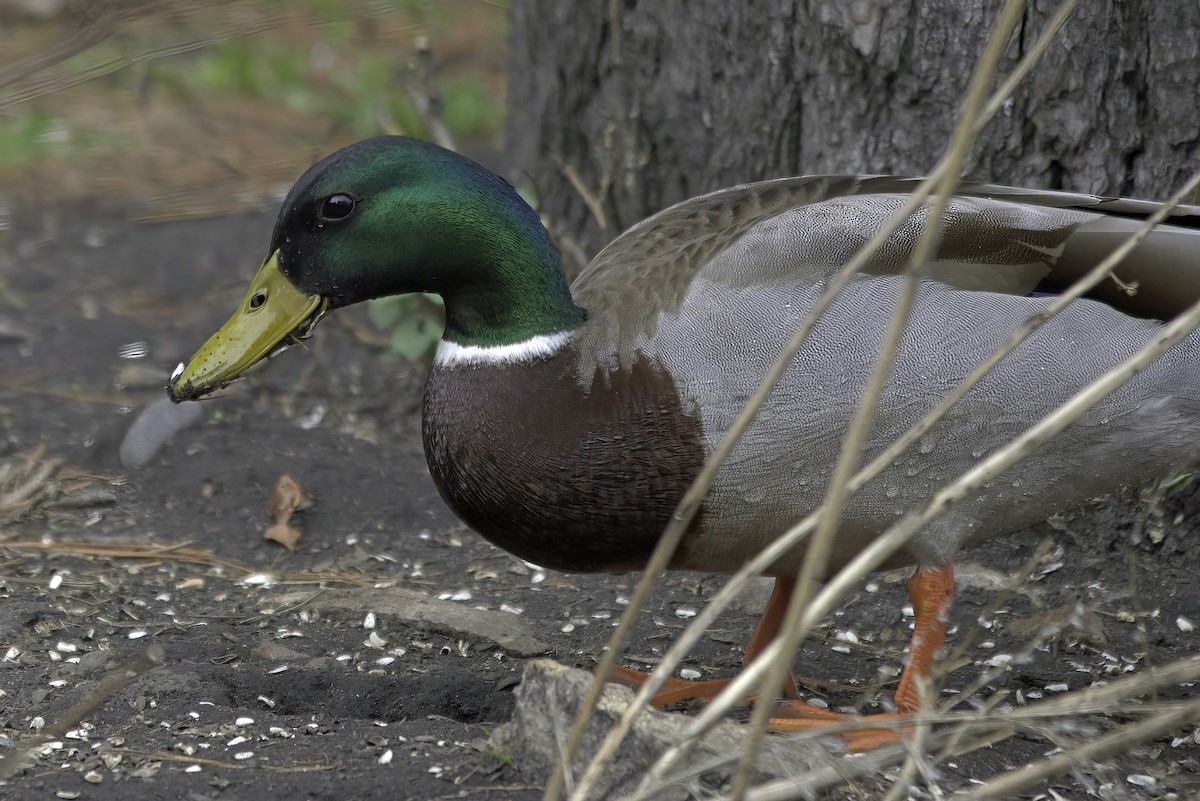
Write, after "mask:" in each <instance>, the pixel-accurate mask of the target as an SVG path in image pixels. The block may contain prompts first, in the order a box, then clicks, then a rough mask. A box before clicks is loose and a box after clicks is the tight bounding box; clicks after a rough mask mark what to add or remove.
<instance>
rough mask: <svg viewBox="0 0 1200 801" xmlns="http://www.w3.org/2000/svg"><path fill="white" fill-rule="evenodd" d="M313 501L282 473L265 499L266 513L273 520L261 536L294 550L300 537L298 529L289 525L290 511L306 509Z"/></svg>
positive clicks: (298, 485) (292, 480) (295, 482)
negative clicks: (272, 523)
mask: <svg viewBox="0 0 1200 801" xmlns="http://www.w3.org/2000/svg"><path fill="white" fill-rule="evenodd" d="M313 503H314V501H313V497H312V496H311V495H309V494H308V493H307V492H305V491H304V488H303V487H301V486H300V483H299V482H298V481H296V479H294V478H292V477H291V476H289V475H288V474H287V473H283V474H282V475H280V476H279V478H278V479H276V481H275V487H274V488H273V489H272V490H271V497H270V498H268V499H267V514H269V515H270V516H271V519H273V520H274V521H275V524H274V525H273V526H271V527H270V528H268V529H267V530H266V531H265V532H264V533H263V537H265V538H266V539H269V540H274V541H275V542H278V543H279V544H280V545H282V546H283V547H285V548H287V549H288V550H289V551H294V550H296V541H297V540H299V539H300V529H298V528H295V527H294V526H289V525H288V521H289V520H291V517H292V513H294V512H298V511H300V510H301V509H307V508H309V507H310V506H312V505H313Z"/></svg>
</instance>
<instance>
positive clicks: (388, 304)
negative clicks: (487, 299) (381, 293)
mask: <svg viewBox="0 0 1200 801" xmlns="http://www.w3.org/2000/svg"><path fill="white" fill-rule="evenodd" d="M367 312H368V316H369V317H370V318H371V322H373V323H375V325H377V326H379V328H381V329H383V330H385V331H389V332H390V338H389V340H388V346H387V349H386V350H385V351H384V355H383V358H384V360H385V361H395V360H396V359H397V358H400V357H403V358H405V359H408V360H409V361H424V360H428V359H429V358H430V357H431V356H433V351H434V348H435V347H436V346H437V343H438V340H439V339H441V337H442V330H443V329H444V328H445V327H446V314H445V309H444V307H443V306H442V299H441V298H440V297H438V296H437V295H394V296H392V297H389V298H378V299H377V300H373V301H371V302H370V304H368V306H367Z"/></svg>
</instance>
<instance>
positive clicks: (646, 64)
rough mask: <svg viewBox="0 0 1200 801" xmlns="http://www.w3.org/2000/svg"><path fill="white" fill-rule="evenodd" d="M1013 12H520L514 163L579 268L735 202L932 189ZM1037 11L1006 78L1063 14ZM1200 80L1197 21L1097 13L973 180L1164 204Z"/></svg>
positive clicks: (696, 1)
mask: <svg viewBox="0 0 1200 801" xmlns="http://www.w3.org/2000/svg"><path fill="white" fill-rule="evenodd" d="M1000 6H1001V0H955V2H945V0H940V1H939V0H847V2H830V1H829V0H753V1H752V2H750V1H749V0H747V2H729V0H656V1H655V2H637V1H636V0H625V1H624V2H621V0H610V2H608V3H600V2H596V1H595V0H591V1H590V2H587V1H584V2H563V0H513V3H512V9H511V16H510V26H511V31H510V41H509V50H510V55H509V59H510V62H509V122H508V133H509V137H508V138H509V146H510V148H511V155H512V158H513V163H514V164H515V165H516V168H517V170H518V172H519V173H521V174H522V175H523V176H524V177H527V178H528V179H529V180H530V181H531V182H532V183H533V187H534V189H535V191H536V193H537V196H538V200H539V203H540V206H541V209H542V211H543V213H544V214H545V216H546V218H547V220H548V222H549V223H550V225H551V228H552V230H553V231H554V232H555V234H556V235H557V236H558V238H559V241H560V243H562V244H563V245H564V255H565V257H566V260H567V262H568V264H569V266H570V267H573V268H575V269H578V267H579V266H581V265H582V263H584V262H586V260H587V258H589V257H590V256H591V255H593V254H594V253H595V252H596V251H597V250H598V249H599V248H600V247H601V246H603V245H604V244H605V243H606V242H608V241H609V240H610V239H612V238H613V237H614V236H615V235H616V234H618V233H620V232H621V231H622V230H624V229H625V228H627V227H629V226H630V225H632V224H633V223H636V222H637V221H639V220H641V219H643V218H645V217H646V216H648V215H650V214H652V213H653V212H655V211H658V210H659V209H662V208H664V207H665V206H668V205H670V204H671V203H674V202H676V201H679V200H682V199H683V198H686V197H689V196H693V195H697V194H700V193H702V192H706V191H710V190H713V189H717V188H720V187H723V186H729V185H732V184H737V183H745V182H748V181H756V180H760V179H764V178H774V177H780V176H786V175H799V174H804V173H810V174H812V173H846V172H848V173H895V174H912V175H920V174H924V173H925V172H927V171H928V170H929V169H930V168H931V167H932V166H933V164H934V162H935V161H936V159H937V158H938V157H939V156H940V154H941V152H942V150H943V148H944V147H945V145H946V141H947V138H948V135H949V132H950V130H951V128H952V126H953V124H954V120H955V116H956V113H957V110H958V104H959V101H960V98H961V96H962V94H963V90H964V88H965V87H966V84H967V81H968V80H969V76H970V73H971V69H972V67H973V66H974V63H975V60H976V58H977V57H978V55H979V54H980V52H981V51H982V49H983V44H984V41H985V40H986V37H987V34H988V31H989V29H990V26H991V24H992V23H993V22H994V20H995V19H996V17H997V15H998V13H999V9H1000ZM1030 6H1031V7H1030V8H1029V9H1027V10H1026V13H1025V18H1024V20H1023V22H1022V24H1021V25H1020V26H1019V27H1018V29H1017V32H1016V34H1015V36H1014V42H1013V43H1012V46H1011V47H1010V49H1009V53H1008V55H1007V57H1006V60H1005V61H1004V62H1003V64H1002V67H1001V71H1002V74H1006V73H1007V72H1008V71H1010V70H1011V68H1012V67H1013V65H1014V64H1015V63H1016V60H1017V59H1018V58H1019V57H1020V55H1021V53H1023V52H1024V51H1025V50H1026V49H1027V48H1028V47H1029V46H1031V45H1032V43H1033V42H1034V40H1035V39H1036V38H1037V36H1038V34H1039V33H1040V32H1041V30H1042V29H1043V27H1044V26H1045V23H1046V21H1047V20H1048V19H1049V17H1050V16H1051V15H1052V14H1053V13H1054V11H1055V10H1056V9H1057V3H1050V2H1033V3H1031V4H1030ZM751 8H752V10H751ZM1198 77H1200V4H1197V3H1196V2H1194V0H1082V2H1081V3H1080V6H1079V8H1077V9H1076V11H1075V13H1074V15H1073V17H1072V18H1071V19H1070V21H1069V22H1068V23H1067V25H1066V27H1065V28H1064V29H1063V30H1062V31H1061V32H1060V34H1059V36H1058V38H1057V40H1056V42H1055V43H1054V44H1053V45H1052V46H1051V48H1050V50H1049V52H1048V53H1047V54H1046V56H1045V57H1044V59H1043V60H1042V63H1041V64H1040V65H1039V66H1038V67H1037V69H1036V70H1035V72H1034V73H1033V74H1032V75H1031V76H1030V77H1029V79H1027V80H1026V81H1025V82H1024V83H1023V84H1022V86H1021V87H1020V89H1019V90H1018V91H1017V92H1016V94H1015V95H1014V96H1013V97H1012V98H1011V99H1010V101H1009V102H1008V103H1007V104H1006V105H1005V107H1004V110H1003V111H1002V112H1001V113H1000V114H999V115H998V116H997V118H996V119H995V120H994V121H993V122H992V123H991V124H990V125H989V126H988V128H987V129H986V130H985V131H984V133H983V134H982V135H981V136H980V138H979V141H978V142H977V144H976V146H975V150H974V152H973V155H972V157H971V158H970V159H969V160H968V162H967V166H966V170H965V175H966V177H968V178H972V179H977V180H986V181H994V182H1002V183H1011V184H1017V185H1022V186H1032V187H1043V188H1051V189H1059V188H1062V189H1074V190H1079V191H1087V192H1098V193H1107V194H1130V195H1140V196H1148V197H1158V196H1163V195H1165V194H1166V193H1168V192H1169V191H1170V190H1171V189H1172V187H1173V186H1175V185H1177V184H1178V183H1181V182H1182V181H1183V180H1184V179H1185V178H1186V176H1187V175H1188V174H1190V173H1191V171H1192V170H1194V169H1196V166H1197V165H1196V164H1195V163H1194V161H1193V159H1192V154H1193V153H1194V151H1195V150H1196V147H1197V143H1198V140H1200V80H1198Z"/></svg>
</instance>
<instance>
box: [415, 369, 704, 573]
mask: <svg viewBox="0 0 1200 801" xmlns="http://www.w3.org/2000/svg"><path fill="white" fill-rule="evenodd" d="M576 365H577V356H576V355H575V353H574V351H573V350H572V349H571V348H564V349H563V350H562V351H560V352H559V353H558V354H556V355H554V356H551V357H549V358H546V359H538V360H534V361H530V362H526V363H522V364H508V365H503V366H493V365H480V366H456V367H449V368H435V369H434V371H433V372H432V373H431V374H430V376H429V381H428V384H427V385H426V388H425V405H424V420H423V433H424V442H425V458H426V460H427V461H428V463H429V471H430V473H431V474H432V475H433V480H434V482H435V483H436V484H437V487H438V490H439V491H440V492H441V494H442V497H443V498H444V499H445V500H446V503H448V504H449V505H450V507H451V508H452V509H453V510H454V511H455V513H456V514H458V516H459V517H461V518H462V519H463V520H464V521H465V522H466V523H467V524H468V525H469V526H471V528H473V529H475V530H476V531H478V532H479V533H480V534H482V535H483V536H484V537H486V538H487V539H489V540H490V541H491V542H493V543H495V544H496V545H498V546H499V547H501V548H503V549H504V550H506V551H509V552H510V553H513V554H515V555H516V556H519V557H520V558H522V559H527V560H529V561H531V562H535V563H537V564H539V565H543V566H545V567H550V568H554V569H557V570H570V571H621V570H633V569H637V568H640V567H641V566H642V565H644V564H645V561H646V559H647V557H648V556H649V554H650V552H651V550H653V548H654V545H655V543H656V542H657V540H658V536H659V534H660V533H661V532H662V529H663V527H664V526H665V525H666V524H667V521H668V520H669V519H670V516H671V513H672V512H673V511H674V509H675V506H676V505H677V504H678V502H679V500H680V498H682V497H683V493H684V492H685V491H686V490H687V488H688V486H689V485H690V484H691V482H692V479H693V478H695V476H696V473H697V472H698V471H699V469H700V467H701V465H702V464H703V462H704V458H705V451H704V446H703V434H702V430H701V425H700V421H699V420H698V419H697V418H696V417H693V416H689V415H687V414H685V413H684V411H683V409H682V407H681V405H680V401H679V396H678V393H677V392H676V388H675V383H674V381H673V380H672V379H671V376H670V375H669V374H667V373H666V371H665V370H663V369H661V368H660V367H658V366H657V365H654V364H652V363H650V362H649V361H648V360H647V359H645V358H644V357H640V358H639V359H638V361H637V363H636V364H634V366H633V368H632V369H622V370H617V371H615V372H613V373H611V374H601V373H597V374H596V376H595V379H594V380H593V381H592V385H591V387H590V389H586V390H585V389H584V387H582V386H581V385H580V383H579V381H578V380H577V378H576Z"/></svg>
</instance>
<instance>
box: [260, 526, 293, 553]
mask: <svg viewBox="0 0 1200 801" xmlns="http://www.w3.org/2000/svg"><path fill="white" fill-rule="evenodd" d="M263 537H264V538H265V539H268V540H274V541H275V542H278V543H279V544H280V545H282V546H283V547H284V548H287V549H288V550H289V551H294V550H296V542H297V541H298V540H299V539H300V529H298V528H296V527H295V526H289V525H288V524H287V523H276V524H274V525H273V526H270V527H269V528H268V529H267V530H266V531H264V532H263Z"/></svg>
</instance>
